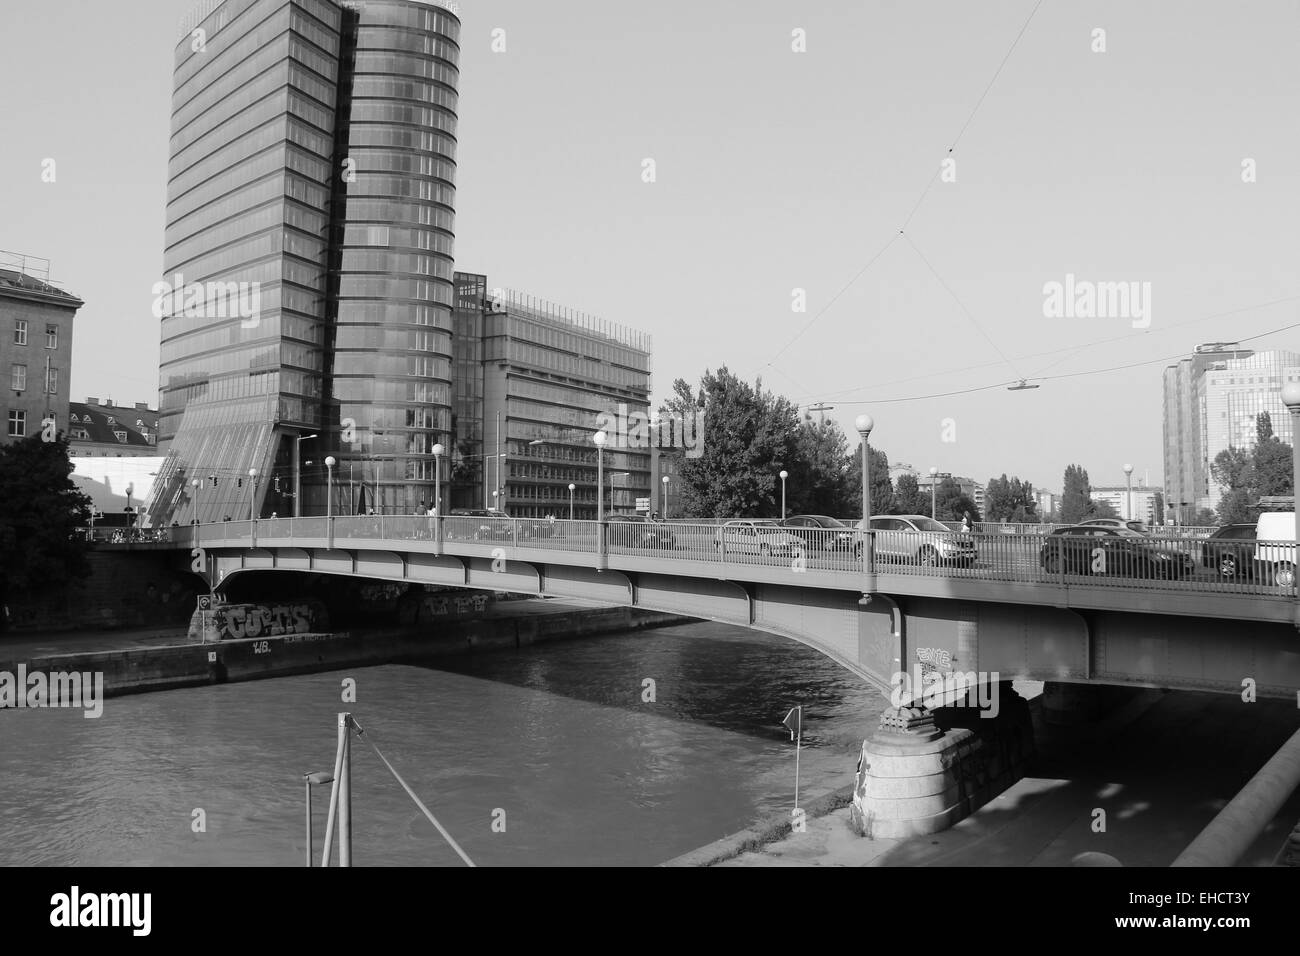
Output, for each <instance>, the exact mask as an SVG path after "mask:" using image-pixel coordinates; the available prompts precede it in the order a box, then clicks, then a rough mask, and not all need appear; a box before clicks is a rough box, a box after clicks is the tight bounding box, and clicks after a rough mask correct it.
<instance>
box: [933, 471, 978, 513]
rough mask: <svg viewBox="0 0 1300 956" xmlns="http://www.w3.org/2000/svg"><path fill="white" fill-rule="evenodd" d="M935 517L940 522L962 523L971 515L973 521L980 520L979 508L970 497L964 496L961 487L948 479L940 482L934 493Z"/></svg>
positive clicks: (950, 478) (953, 480)
mask: <svg viewBox="0 0 1300 956" xmlns="http://www.w3.org/2000/svg"><path fill="white" fill-rule="evenodd" d="M934 497H935V502H934V516H935V518H936V519H937V520H939V521H960V520H961V519H962V518H964V517H965V516H966V515H968V514H969V515H970V519H971V521H979V520H980V511H979V508H977V507H976V506H975V502H974V501H972V500H971V498H970V496H969V495H966V494H963V493H962V490H961V485H959V484H957V481H956V480H955V479H954V478H952V477H948V478H945V479H943V481H941V482H939V487H938V488H937V489H935V492H934Z"/></svg>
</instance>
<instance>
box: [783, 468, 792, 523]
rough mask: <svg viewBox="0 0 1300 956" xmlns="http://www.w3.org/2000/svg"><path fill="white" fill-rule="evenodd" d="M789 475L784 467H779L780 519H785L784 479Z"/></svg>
mask: <svg viewBox="0 0 1300 956" xmlns="http://www.w3.org/2000/svg"><path fill="white" fill-rule="evenodd" d="M789 477H790V472H788V471H786V470H785V469H784V468H782V469H781V520H782V521H784V520H785V480H786V479H787V478H789Z"/></svg>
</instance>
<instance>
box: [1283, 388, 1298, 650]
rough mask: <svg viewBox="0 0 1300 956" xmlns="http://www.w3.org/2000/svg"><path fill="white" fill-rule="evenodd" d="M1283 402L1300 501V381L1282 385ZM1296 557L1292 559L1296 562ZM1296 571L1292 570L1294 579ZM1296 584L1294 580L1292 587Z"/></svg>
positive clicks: (1293, 477)
mask: <svg viewBox="0 0 1300 956" xmlns="http://www.w3.org/2000/svg"><path fill="white" fill-rule="evenodd" d="M1282 404H1283V405H1285V406H1286V410H1287V411H1288V412H1290V413H1291V494H1292V495H1294V496H1295V499H1296V500H1297V501H1300V487H1297V486H1300V382H1287V383H1286V384H1285V385H1283V386H1282ZM1295 511H1296V506H1295V504H1292V505H1291V512H1292V514H1291V520H1292V522H1295V520H1296V518H1295ZM1291 537H1292V538H1294V537H1295V528H1294V526H1293V527H1292V529H1291ZM1294 560H1295V559H1294V558H1292V561H1293V562H1294ZM1294 577H1295V572H1294V570H1293V571H1292V578H1293V579H1294ZM1294 586H1295V583H1294V580H1293V581H1292V587H1294ZM1294 621H1295V625H1296V627H1297V628H1300V589H1297V591H1296V607H1295V617H1294Z"/></svg>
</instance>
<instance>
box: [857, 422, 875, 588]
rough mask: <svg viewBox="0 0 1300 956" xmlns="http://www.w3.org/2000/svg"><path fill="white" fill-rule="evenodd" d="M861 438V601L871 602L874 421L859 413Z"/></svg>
mask: <svg viewBox="0 0 1300 956" xmlns="http://www.w3.org/2000/svg"><path fill="white" fill-rule="evenodd" d="M853 424H854V425H855V426H856V427H857V430H858V435H859V436H860V437H861V438H862V539H863V540H862V603H863V604H870V603H871V592H873V591H874V590H875V589H876V561H875V554H874V553H873V551H874V546H873V542H872V538H871V446H870V444H868V443H869V441H870V440H871V429H872V428H873V427H874V426H875V421H874V420H873V419H872V418H871V416H870V415H859V416H858V417H857V419H856V420H855V421H854V423H853Z"/></svg>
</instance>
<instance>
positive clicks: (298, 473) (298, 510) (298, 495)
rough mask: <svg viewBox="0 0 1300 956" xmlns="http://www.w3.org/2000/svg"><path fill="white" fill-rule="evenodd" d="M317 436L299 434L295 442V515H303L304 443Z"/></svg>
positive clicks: (296, 516)
mask: <svg viewBox="0 0 1300 956" xmlns="http://www.w3.org/2000/svg"><path fill="white" fill-rule="evenodd" d="M315 437H317V436H316V435H315V434H312V435H299V436H298V437H297V438H296V439H294V442H293V516H294V517H295V518H301V517H302V505H301V504H299V502H301V501H302V443H303V442H305V441H307V440H308V439H309V438H315Z"/></svg>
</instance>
